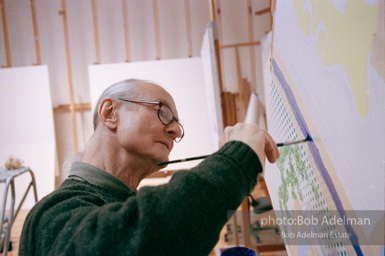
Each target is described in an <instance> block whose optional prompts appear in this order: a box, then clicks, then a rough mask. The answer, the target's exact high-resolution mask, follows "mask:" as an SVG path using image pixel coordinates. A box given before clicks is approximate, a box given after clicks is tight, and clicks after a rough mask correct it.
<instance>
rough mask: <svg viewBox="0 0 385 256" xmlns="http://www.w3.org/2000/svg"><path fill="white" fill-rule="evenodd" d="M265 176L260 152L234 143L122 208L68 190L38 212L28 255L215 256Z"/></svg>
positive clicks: (25, 242) (26, 241)
mask: <svg viewBox="0 0 385 256" xmlns="http://www.w3.org/2000/svg"><path fill="white" fill-rule="evenodd" d="M261 170H262V167H261V164H260V162H259V160H258V157H257V155H256V154H255V153H254V151H253V150H252V149H250V148H249V147H248V146H247V145H246V144H243V143H241V142H230V143H227V144H226V145H225V146H224V147H222V148H221V149H220V150H219V151H218V152H217V153H215V154H213V155H211V156H210V157H208V158H207V159H206V160H205V161H203V162H201V163H200V164H199V165H198V166H197V167H195V168H193V169H191V170H189V171H187V170H186V171H179V172H177V173H175V174H174V176H173V177H172V179H171V180H170V182H169V183H167V184H165V185H161V186H157V187H144V188H142V189H140V190H139V192H138V193H137V195H135V196H131V197H129V198H128V199H126V200H124V201H121V202H105V200H103V199H101V197H100V196H97V195H96V194H95V192H93V191H92V190H89V191H84V189H82V188H81V186H79V189H75V190H74V189H71V190H70V191H68V192H66V191H62V192H61V193H60V194H56V196H55V199H51V200H50V199H48V200H45V202H44V203H41V204H38V205H37V207H36V209H33V210H32V213H31V214H30V215H29V217H28V219H27V221H26V223H25V226H24V229H23V234H22V238H21V245H20V255H146V256H147V255H167V256H172V255H186V256H187V255H199V256H203V255H208V254H209V252H210V251H211V250H212V248H213V247H214V246H215V244H216V242H217V241H218V238H219V233H220V231H221V229H222V227H223V226H224V225H225V223H226V221H227V220H228V218H229V216H228V213H229V211H231V210H235V209H237V207H238V206H239V205H240V204H241V202H242V201H243V199H244V198H245V197H246V196H247V194H248V193H249V192H250V190H251V189H252V188H253V187H254V186H255V183H256V180H257V175H258V173H259V172H261ZM51 198H52V197H51Z"/></svg>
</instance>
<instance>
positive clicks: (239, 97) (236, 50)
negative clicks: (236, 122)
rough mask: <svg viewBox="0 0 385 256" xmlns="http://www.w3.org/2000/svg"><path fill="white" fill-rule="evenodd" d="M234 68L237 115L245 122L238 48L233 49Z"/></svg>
mask: <svg viewBox="0 0 385 256" xmlns="http://www.w3.org/2000/svg"><path fill="white" fill-rule="evenodd" d="M235 66H236V69H237V83H238V101H239V114H240V119H241V120H245V116H246V114H245V113H246V110H245V103H244V102H243V97H242V95H243V86H242V71H241V63H240V60H239V51H238V47H236V48H235Z"/></svg>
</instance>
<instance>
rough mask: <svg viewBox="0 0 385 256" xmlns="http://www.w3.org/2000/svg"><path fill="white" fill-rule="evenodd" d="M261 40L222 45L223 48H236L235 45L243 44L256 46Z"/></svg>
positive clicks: (240, 45)
mask: <svg viewBox="0 0 385 256" xmlns="http://www.w3.org/2000/svg"><path fill="white" fill-rule="evenodd" d="M260 44H261V42H259V41H257V42H249V43H239V44H226V45H221V46H220V47H221V48H235V47H242V46H254V45H260Z"/></svg>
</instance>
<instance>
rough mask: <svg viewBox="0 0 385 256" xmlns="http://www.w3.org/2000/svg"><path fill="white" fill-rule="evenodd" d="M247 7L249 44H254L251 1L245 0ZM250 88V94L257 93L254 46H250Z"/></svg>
mask: <svg viewBox="0 0 385 256" xmlns="http://www.w3.org/2000/svg"><path fill="white" fill-rule="evenodd" d="M247 5H248V7H249V8H248V15H247V16H248V19H247V20H248V27H249V42H254V23H253V13H252V6H251V0H247ZM249 51H250V54H249V55H250V87H251V91H252V92H257V70H256V69H257V68H256V61H255V47H254V45H250V47H249Z"/></svg>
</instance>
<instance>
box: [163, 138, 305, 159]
mask: <svg viewBox="0 0 385 256" xmlns="http://www.w3.org/2000/svg"><path fill="white" fill-rule="evenodd" d="M309 140H311V138H310V136H309V135H307V136H306V138H305V139H303V140H294V141H288V142H281V143H277V147H283V146H289V145H294V144H298V143H302V142H306V141H309ZM208 156H210V155H204V156H195V157H189V158H183V159H178V160H172V161H165V162H159V163H157V165H166V164H174V163H182V162H187V161H193V160H199V159H205V158H206V157H208Z"/></svg>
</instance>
